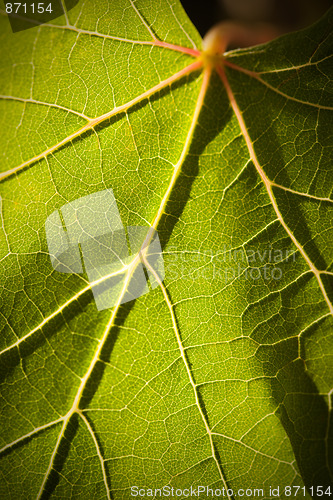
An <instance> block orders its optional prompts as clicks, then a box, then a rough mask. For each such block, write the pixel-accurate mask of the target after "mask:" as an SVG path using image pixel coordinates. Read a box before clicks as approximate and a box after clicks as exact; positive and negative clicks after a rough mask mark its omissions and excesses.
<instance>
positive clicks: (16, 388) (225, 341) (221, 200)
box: [0, 0, 333, 500]
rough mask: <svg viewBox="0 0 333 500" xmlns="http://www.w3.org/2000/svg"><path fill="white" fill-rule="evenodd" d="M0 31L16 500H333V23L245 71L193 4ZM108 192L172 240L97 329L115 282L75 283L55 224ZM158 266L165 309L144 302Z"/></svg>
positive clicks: (7, 362) (144, 254)
mask: <svg viewBox="0 0 333 500" xmlns="http://www.w3.org/2000/svg"><path fill="white" fill-rule="evenodd" d="M2 14H3V15H2V16H1V24H2V32H1V61H0V65H1V70H2V77H1V99H0V106H1V114H0V116H1V121H2V126H1V130H2V137H1V142H2V162H1V174H0V195H1V202H0V233H1V238H0V262H1V267H0V272H1V285H0V287H1V288H0V293H1V295H0V297H1V299H0V300H1V315H0V325H1V337H0V341H1V347H0V378H1V425H0V428H1V438H0V440H1V441H0V448H1V449H0V460H1V467H0V474H1V476H0V477H1V481H0V495H1V498H6V499H7V498H8V499H10V498H13V499H18V498H27V499H32V498H38V499H39V498H81V499H84V498H87V499H98V498H100V499H105V498H108V499H111V498H112V499H115V500H116V499H125V498H131V496H133V495H138V488H145V490H144V492H145V494H148V493H149V490H147V488H151V489H152V490H154V489H155V488H163V487H164V488H165V490H164V492H168V491H169V493H170V494H171V488H174V489H175V490H174V491H175V492H176V489H178V490H179V491H178V493H177V492H176V493H174V494H175V495H177V496H178V497H179V498H185V497H186V495H187V493H189V492H190V493H192V492H191V490H187V489H188V488H191V487H192V488H193V490H194V494H195V496H197V497H200V498H206V497H207V491H206V490H205V491H203V490H200V491H199V493H198V491H197V490H196V488H198V487H199V486H204V487H209V488H212V489H213V490H220V492H221V495H222V492H223V495H222V496H225V497H226V498H229V499H231V498H235V497H237V496H240V495H241V494H242V493H241V491H239V490H240V489H243V490H244V491H243V493H244V492H245V490H246V489H251V491H250V490H249V491H250V493H251V494H252V496H255V495H257V496H260V497H261V498H271V497H272V488H273V489H275V492H276V491H278V490H276V489H277V488H280V490H279V491H278V495H276V494H275V496H279V498H285V497H286V496H288V491H289V490H288V489H287V490H286V491H285V490H284V488H285V487H292V488H294V490H293V492H294V491H296V487H299V488H300V490H299V491H300V493H299V494H300V495H301V497H302V498H311V497H313V498H316V494H317V493H316V492H318V490H317V488H318V487H319V488H320V487H322V488H329V486H330V485H331V484H332V483H333V465H332V461H333V456H332V450H333V436H332V411H331V410H332V391H333V389H332V388H333V369H332V368H333V335H332V311H333V308H332V297H333V288H332V276H333V267H332V254H331V247H330V243H331V242H332V239H333V231H332V220H333V211H332V165H331V163H330V161H329V160H330V153H331V144H332V141H331V139H332V138H331V130H332V127H331V124H332V119H331V112H332V92H333V89H332V77H331V75H332V24H333V11H332V10H330V11H329V12H328V13H327V14H326V16H324V18H323V19H322V20H320V21H319V22H318V23H317V24H315V25H314V26H312V27H310V28H308V29H306V30H303V31H301V32H298V33H293V34H289V35H285V36H283V37H281V38H279V39H277V40H275V41H273V42H271V43H268V44H265V45H260V46H256V47H253V48H249V49H244V50H237V51H231V52H228V53H226V54H225V55H222V54H215V53H213V52H212V51H209V50H206V49H205V50H204V51H202V40H201V39H200V37H199V35H198V34H197V32H196V30H195V28H194V27H193V26H192V24H191V22H190V21H189V19H188V18H187V16H186V14H185V13H184V11H183V10H182V8H181V6H180V4H179V2H178V0H154V1H152V0H151V1H148V0H113V1H112V2H111V1H110V2H108V1H106V0H103V1H102V0H101V1H99V2H83V1H81V2H79V4H78V5H76V6H75V7H74V8H73V9H72V10H70V11H69V12H66V11H65V14H64V15H63V16H62V17H61V18H58V19H56V20H53V21H52V22H50V23H48V24H44V25H40V26H39V25H36V26H32V27H31V29H28V30H25V31H21V32H18V33H15V34H13V33H12V32H11V30H10V24H9V21H8V18H7V17H6V15H5V10H3V11H2ZM106 190H108V191H107V192H108V193H109V194H110V193H113V195H114V199H115V200H116V204H117V208H118V211H119V217H120V219H121V221H122V224H123V226H124V228H131V227H136V226H143V227H145V228H146V229H145V231H148V235H150V236H149V238H150V239H149V241H148V244H147V241H146V240H145V241H146V244H144V245H143V246H142V247H141V248H140V249H137V251H136V252H134V253H133V254H132V256H130V259H129V261H128V263H127V264H126V265H125V264H124V267H123V268H121V274H122V279H123V281H121V286H120V288H119V291H118V292H117V293H118V295H117V298H116V301H115V304H114V305H113V307H105V308H100V309H98V308H97V302H96V301H95V300H94V292H95V291H96V289H97V288H96V287H97V286H99V285H101V283H103V282H107V280H108V279H110V275H108V274H106V275H105V276H104V275H102V277H101V278H99V280H98V279H97V281H93V282H92V281H91V280H90V279H89V277H88V271H87V269H86V268H85V269H83V270H82V272H79V271H77V270H75V269H71V268H70V267H69V268H68V270H67V271H68V272H60V271H59V270H57V269H55V268H54V266H53V265H52V260H51V259H50V255H49V246H48V244H49V241H48V240H47V231H46V228H47V226H46V224H47V222H46V221H47V220H49V221H50V220H51V219H52V217H51V219H50V216H52V214H60V213H61V212H60V210H63V209H62V207H64V206H65V205H66V206H70V205H67V204H72V205H71V206H73V203H74V202H75V203H77V202H76V201H75V200H81V199H84V200H87V199H88V198H85V197H88V196H95V195H94V193H100V192H106ZM111 190H112V191H111ZM90 199H92V198H90ZM94 199H96V198H94ZM80 203H81V202H80ZM82 203H83V202H82ZM84 203H86V202H84ZM87 203H88V202H87ZM85 206H86V207H87V206H88V205H85ZM88 208H89V207H88ZM62 213H63V214H64V211H62ZM56 217H58V218H59V221H61V219H60V215H56ZM64 217H65V216H64ZM52 220H54V219H52ZM89 220H90V219H89ZM63 223H64V221H61V222H60V225H61V224H63ZM91 224H92V225H94V223H93V221H91ZM149 227H151V228H153V229H154V230H156V231H157V234H158V238H159V242H160V244H161V248H162V257H163V263H164V264H163V265H164V275H163V276H162V275H161V274H160V273H159V272H158V271H157V270H156V267H155V266H154V265H152V264H151V261H149V258H148V252H149V248H150V242H151V237H152V232H151V231H150V230H149ZM59 231H61V229H59ZM59 234H60V233H59ZM64 234H66V233H64ZM68 234H70V232H69V233H68ZM124 234H125V233H124ZM129 235H130V230H129V232H128V234H127V236H126V238H129ZM78 248H81V250H80V252H81V254H82V253H83V250H82V245H81V247H78ZM139 250H140V251H139ZM81 254H80V257H81ZM83 257H84V255H83ZM140 266H141V270H143V272H144V275H145V279H147V286H148V287H149V290H148V292H147V293H144V294H142V295H141V296H140V297H138V298H136V299H135V300H129V301H125V300H124V297H125V293H126V291H127V290H128V289H129V287H130V285H131V283H133V282H134V279H135V273H136V271H137V270H138V269H139V268H140ZM63 271H64V270H63ZM71 271H73V272H71ZM153 283H155V285H156V286H153ZM131 488H132V489H131ZM133 488H134V489H133ZM168 488H169V489H168ZM223 488H224V490H223ZM311 488H312V489H311ZM254 489H258V492H257V494H256V493H255V492H254ZM227 490H228V491H227ZM147 492H148V493H147ZM160 494H161V492H160V493H159V492H156V497H157V498H158V497H159V495H160ZM217 494H218V493H217ZM319 494H320V493H319ZM154 495H155V492H154V491H152V492H151V496H154ZM248 496H249V495H248Z"/></svg>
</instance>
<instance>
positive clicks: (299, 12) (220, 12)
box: [181, 0, 332, 36]
mask: <svg viewBox="0 0 333 500" xmlns="http://www.w3.org/2000/svg"><path fill="white" fill-rule="evenodd" d="M181 3H182V5H183V7H184V9H185V10H186V12H187V15H188V16H189V18H190V19H191V21H192V22H193V24H194V25H195V26H196V28H197V30H198V31H199V32H200V34H201V36H204V35H205V33H206V32H207V31H208V30H209V28H211V27H212V26H213V25H214V24H216V23H218V22H220V21H224V20H234V21H241V22H246V23H250V24H252V23H257V22H263V23H269V24H271V25H272V26H273V27H274V28H275V29H277V30H278V32H279V34H283V33H287V32H289V31H294V30H298V29H301V28H305V27H306V26H309V25H311V24H313V23H314V22H315V21H316V20H317V19H319V18H320V17H321V16H322V15H323V14H324V13H325V12H326V11H327V10H328V9H329V7H331V5H332V0H181Z"/></svg>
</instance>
